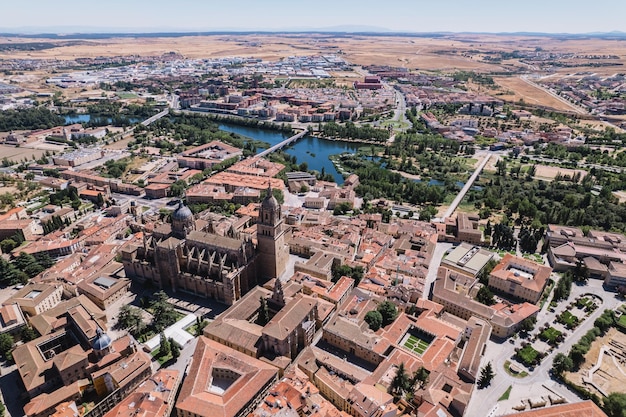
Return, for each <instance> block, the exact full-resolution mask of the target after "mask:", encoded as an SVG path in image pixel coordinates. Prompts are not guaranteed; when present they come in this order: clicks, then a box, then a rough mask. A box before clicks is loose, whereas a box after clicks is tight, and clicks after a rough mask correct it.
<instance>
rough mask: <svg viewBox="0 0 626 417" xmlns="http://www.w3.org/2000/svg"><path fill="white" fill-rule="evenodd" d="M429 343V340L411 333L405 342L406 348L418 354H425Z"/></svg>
mask: <svg viewBox="0 0 626 417" xmlns="http://www.w3.org/2000/svg"><path fill="white" fill-rule="evenodd" d="M429 345H430V343H429V342H427V341H426V340H423V339H420V338H419V337H417V336H415V335H410V336H409V338H408V340H407V341H406V342H404V347H405V348H407V349H409V350H412V351H413V352H415V353H417V354H418V355H423V354H424V352H426V349H428V346H429Z"/></svg>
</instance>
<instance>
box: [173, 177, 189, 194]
mask: <svg viewBox="0 0 626 417" xmlns="http://www.w3.org/2000/svg"><path fill="white" fill-rule="evenodd" d="M186 189H187V182H186V181H185V180H178V181H176V182H175V183H173V184H172V185H171V186H170V192H171V193H172V195H173V196H174V197H180V196H182V195H183V193H184V192H185V190H186Z"/></svg>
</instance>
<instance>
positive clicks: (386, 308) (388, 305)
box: [377, 301, 398, 326]
mask: <svg viewBox="0 0 626 417" xmlns="http://www.w3.org/2000/svg"><path fill="white" fill-rule="evenodd" d="M377 310H378V312H379V313H380V315H381V316H382V318H383V326H387V325H388V324H391V323H393V321H394V320H395V319H396V317H398V309H397V308H396V305H395V304H394V303H392V302H391V301H383V302H382V303H380V304H379V305H378V308H377Z"/></svg>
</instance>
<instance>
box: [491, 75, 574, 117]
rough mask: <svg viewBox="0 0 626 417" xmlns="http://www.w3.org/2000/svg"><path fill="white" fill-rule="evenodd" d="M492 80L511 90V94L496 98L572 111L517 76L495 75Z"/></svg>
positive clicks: (569, 107) (504, 88)
mask: <svg viewBox="0 0 626 417" xmlns="http://www.w3.org/2000/svg"><path fill="white" fill-rule="evenodd" d="M494 81H495V82H496V83H497V84H498V85H499V86H500V87H502V89H503V90H505V91H507V90H508V91H511V92H513V95H510V94H508V95H499V96H497V97H498V98H500V99H502V100H506V101H514V102H517V101H519V100H520V99H523V100H524V102H526V103H528V104H537V105H540V106H547V107H552V108H553V109H556V110H564V111H572V110H573V109H572V107H571V106H568V105H567V104H565V103H563V102H562V101H561V100H558V99H556V98H554V97H553V96H551V95H550V94H548V93H546V92H545V91H543V90H542V89H540V88H537V87H535V86H533V85H531V84H528V83H527V82H526V81H524V80H522V79H521V78H519V77H507V78H503V77H497V78H494Z"/></svg>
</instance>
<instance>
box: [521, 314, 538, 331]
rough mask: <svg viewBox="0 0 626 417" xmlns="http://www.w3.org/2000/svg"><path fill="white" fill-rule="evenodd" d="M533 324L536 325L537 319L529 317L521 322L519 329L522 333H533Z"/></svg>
mask: <svg viewBox="0 0 626 417" xmlns="http://www.w3.org/2000/svg"><path fill="white" fill-rule="evenodd" d="M535 324H537V317H535V316H531V317H528V318H526V319H524V320H522V322H521V323H520V327H519V328H520V330H521V331H523V332H524V333H529V332H531V331H533V329H534V328H535Z"/></svg>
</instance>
